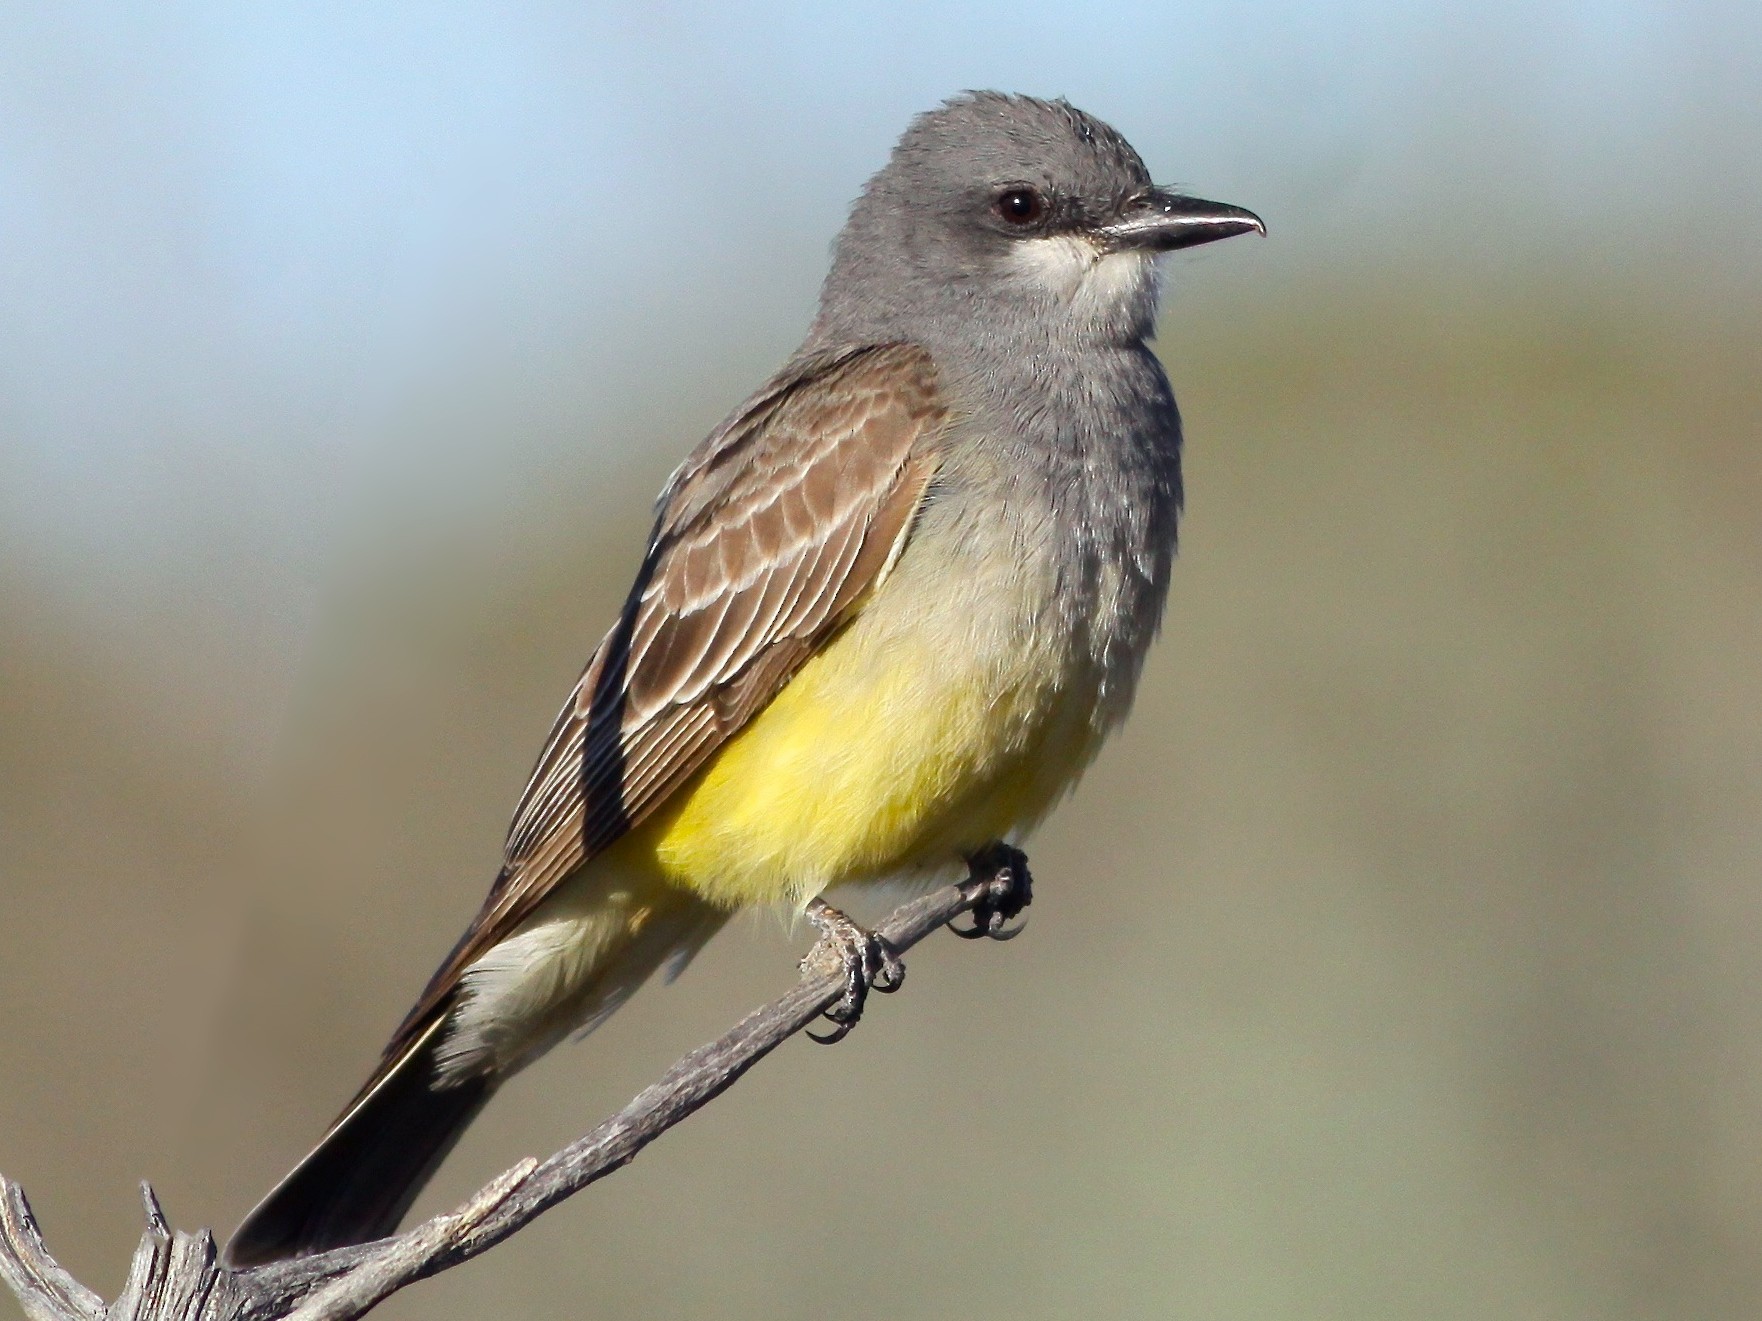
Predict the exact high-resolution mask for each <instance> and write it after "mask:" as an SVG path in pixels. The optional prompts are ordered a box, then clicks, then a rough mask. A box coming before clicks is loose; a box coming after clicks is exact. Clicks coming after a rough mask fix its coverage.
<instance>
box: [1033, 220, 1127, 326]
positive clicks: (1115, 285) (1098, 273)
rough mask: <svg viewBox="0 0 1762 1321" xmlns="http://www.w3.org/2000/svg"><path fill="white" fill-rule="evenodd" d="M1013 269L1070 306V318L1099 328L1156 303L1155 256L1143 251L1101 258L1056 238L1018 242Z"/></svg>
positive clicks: (1069, 238)
mask: <svg viewBox="0 0 1762 1321" xmlns="http://www.w3.org/2000/svg"><path fill="white" fill-rule="evenodd" d="M1012 264H1013V265H1014V267H1015V270H1016V271H1017V273H1018V274H1019V275H1020V276H1022V277H1024V278H1026V279H1028V280H1030V281H1032V282H1033V283H1035V284H1037V285H1039V286H1040V287H1041V288H1042V289H1044V290H1046V292H1048V293H1049V294H1051V295H1052V296H1053V298H1055V299H1056V300H1057V301H1059V302H1061V303H1065V304H1068V305H1069V307H1070V309H1071V314H1072V316H1073V317H1075V318H1076V319H1078V320H1079V321H1083V322H1087V323H1089V324H1090V325H1093V326H1097V327H1099V326H1103V325H1107V324H1110V323H1117V322H1118V321H1119V320H1121V319H1122V318H1129V317H1133V316H1135V315H1137V313H1138V311H1139V309H1140V308H1141V307H1142V305H1143V303H1144V301H1145V300H1154V299H1155V297H1156V279H1157V268H1156V255H1155V254H1154V253H1151V252H1146V251H1143V250H1141V249H1140V250H1127V251H1125V252H1103V251H1102V250H1101V249H1100V248H1098V247H1096V246H1095V245H1094V244H1093V243H1091V242H1089V240H1088V239H1084V238H1078V237H1077V236H1075V235H1072V234H1056V235H1053V236H1051V237H1048V238H1036V239H1023V240H1020V241H1018V242H1017V243H1016V244H1015V245H1014V248H1013V252H1012Z"/></svg>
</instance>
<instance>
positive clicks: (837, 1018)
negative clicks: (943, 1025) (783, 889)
mask: <svg viewBox="0 0 1762 1321" xmlns="http://www.w3.org/2000/svg"><path fill="white" fill-rule="evenodd" d="M807 917H808V921H810V922H812V923H813V924H814V925H815V926H816V927H818V928H819V929H820V940H819V943H818V944H816V945H815V946H814V948H813V949H812V950H810V951H808V956H807V958H805V959H803V960H802V966H803V968H806V967H807V966H808V965H809V964H810V963H811V962H813V961H815V959H816V956H821V957H823V956H822V955H821V951H822V950H824V951H826V953H827V954H829V955H830V956H831V957H834V958H836V959H837V960H838V961H839V963H840V964H841V965H842V966H843V968H844V994H843V995H842V996H840V997H839V998H838V1001H837V1003H835V1004H833V1005H832V1006H831V1007H830V1008H829V1009H827V1010H826V1013H825V1017H826V1021H827V1022H829V1023H831V1024H832V1030H831V1031H830V1032H827V1033H825V1034H824V1035H822V1034H821V1033H818V1032H809V1033H808V1036H809V1037H810V1038H812V1039H813V1040H814V1041H817V1042H819V1043H820V1044H821V1045H822V1046H830V1045H832V1044H833V1043H834V1042H838V1041H843V1040H844V1038H845V1037H846V1036H848V1035H849V1033H850V1030H851V1029H852V1028H853V1027H855V1026H856V1025H857V1020H859V1019H860V1018H862V1016H863V1004H864V1002H865V1001H866V1000H867V999H868V997H869V992H870V991H879V992H880V993H881V994H882V995H892V994H893V993H894V992H895V991H897V990H898V989H899V988H900V987H901V986H903V985H904V984H905V963H904V961H903V960H901V959H900V957H899V955H897V954H895V953H894V952H893V949H892V947H891V946H889V945H888V943H887V942H886V941H884V940H882V939H881V937H879V936H877V935H876V934H875V933H874V932H873V931H869V930H867V929H866V928H864V927H860V926H858V925H857V924H856V923H855V922H853V921H851V919H850V918H848V917H846V916H845V915H844V914H843V913H841V912H839V911H838V910H837V909H836V908H834V907H832V905H831V904H829V903H827V902H826V901H825V900H824V899H815V900H814V901H813V902H811V903H810V904H809V905H808V907H807Z"/></svg>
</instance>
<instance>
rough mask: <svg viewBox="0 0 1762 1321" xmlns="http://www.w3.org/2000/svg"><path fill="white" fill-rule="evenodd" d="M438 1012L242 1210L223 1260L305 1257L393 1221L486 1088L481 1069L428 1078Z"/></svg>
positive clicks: (241, 1262) (371, 1235)
mask: <svg viewBox="0 0 1762 1321" xmlns="http://www.w3.org/2000/svg"><path fill="white" fill-rule="evenodd" d="M445 1018H446V1014H445V1012H444V1009H443V1012H442V1013H440V1014H438V1015H436V1017H435V1019H434V1021H433V1023H432V1024H431V1025H430V1026H429V1028H428V1030H427V1031H426V1032H423V1033H422V1034H421V1035H420V1036H418V1037H417V1038H416V1039H415V1040H414V1041H412V1042H411V1043H410V1044H409V1045H408V1046H407V1047H405V1049H404V1051H403V1053H402V1054H401V1055H400V1056H399V1057H398V1058H397V1059H396V1060H395V1061H392V1062H391V1063H389V1064H388V1065H387V1066H385V1067H384V1068H382V1069H381V1071H380V1072H379V1074H378V1075H376V1077H375V1079H374V1081H373V1082H371V1083H369V1084H368V1086H367V1088H366V1089H365V1090H364V1091H363V1092H362V1093H361V1095H360V1096H358V1097H356V1098H355V1100H354V1102H353V1103H352V1104H351V1105H350V1106H349V1108H348V1109H346V1110H344V1111H343V1113H342V1115H341V1116H340V1117H339V1118H338V1119H337V1121H336V1123H334V1124H332V1125H331V1128H330V1132H328V1133H326V1134H325V1135H324V1140H323V1141H321V1142H320V1143H319V1144H318V1145H317V1146H316V1147H315V1148H313V1150H312V1152H311V1154H310V1155H308V1156H307V1157H306V1159H305V1160H303V1161H301V1162H300V1163H299V1164H298V1165H297V1166H295V1167H294V1170H293V1173H291V1174H289V1175H288V1176H287V1178H285V1179H283V1180H282V1181H281V1182H280V1183H279V1184H277V1185H276V1186H275V1188H274V1189H273V1190H272V1191H271V1192H270V1194H269V1196H267V1197H265V1198H264V1199H263V1200H262V1201H261V1202H259V1203H258V1204H257V1207H256V1209H255V1210H253V1211H252V1212H251V1213H250V1214H249V1215H248V1216H246V1217H245V1220H244V1223H243V1224H241V1225H240V1226H239V1227H238V1229H237V1230H236V1231H235V1232H234V1233H233V1236H232V1241H231V1242H230V1243H228V1244H227V1245H226V1257H227V1260H228V1261H229V1262H230V1263H231V1264H232V1265H234V1266H256V1265H261V1264H262V1263H264V1262H269V1261H280V1260H282V1259H283V1258H287V1257H304V1256H310V1255H311V1254H313V1253H316V1252H325V1251H327V1250H329V1249H331V1248H340V1247H345V1246H347V1245H349V1244H351V1243H367V1242H371V1241H372V1240H373V1239H376V1238H384V1237H385V1236H386V1235H387V1234H390V1233H392V1232H393V1231H394V1230H395V1229H397V1227H398V1222H399V1221H400V1220H402V1219H403V1218H404V1213H405V1212H407V1211H408V1210H409V1209H410V1203H412V1202H414V1201H415V1200H416V1195H417V1194H418V1193H419V1192H421V1191H422V1186H423V1185H424V1184H425V1183H427V1182H428V1180H429V1177H430V1176H431V1175H432V1174H433V1173H434V1171H435V1169H436V1168H437V1167H438V1166H439V1165H440V1163H441V1161H442V1160H443V1159H445V1157H446V1154H447V1153H448V1152H449V1151H451V1150H452V1149H453V1144H454V1143H456V1142H457V1141H458V1140H459V1136H460V1134H462V1133H463V1132H464V1131H465V1127H466V1125H468V1124H469V1123H470V1122H471V1121H472V1120H473V1119H474V1118H476V1116H477V1112H478V1111H479V1110H481V1109H483V1106H484V1103H485V1102H487V1101H488V1100H489V1098H490V1093H492V1092H493V1091H494V1090H495V1080H494V1079H492V1078H490V1077H488V1076H482V1077H477V1078H468V1079H466V1080H465V1081H463V1082H461V1083H458V1084H457V1085H454V1086H450V1087H447V1088H445V1089H437V1088H436V1087H435V1085H434V1078H435V1069H434V1046H435V1043H436V1042H437V1041H438V1040H439V1037H440V1028H441V1025H442V1023H443V1022H444V1021H445Z"/></svg>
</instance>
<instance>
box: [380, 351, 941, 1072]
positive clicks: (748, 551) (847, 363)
mask: <svg viewBox="0 0 1762 1321" xmlns="http://www.w3.org/2000/svg"><path fill="white" fill-rule="evenodd" d="M947 416H948V414H947V408H946V406H945V405H944V403H943V401H942V399H941V397H940V395H939V393H938V390H937V386H936V376H935V369H934V367H933V365H932V363H931V361H930V358H929V355H928V354H927V353H925V352H924V351H923V350H922V349H920V348H917V347H916V346H913V345H907V344H888V345H880V346H873V347H867V348H860V349H854V350H849V351H845V352H841V353H836V354H827V355H823V356H821V357H818V358H814V359H810V360H807V361H804V362H802V363H799V364H797V365H796V366H795V367H794V368H792V369H790V370H788V371H786V372H785V373H784V374H782V375H781V376H779V377H778V378H777V379H776V380H774V381H773V382H772V383H771V384H770V385H768V386H766V387H765V388H764V389H763V390H761V391H760V392H759V393H758V394H756V395H755V396H754V397H753V398H752V399H751V400H749V401H748V402H747V404H746V405H744V406H743V407H742V408H741V409H740V410H739V411H738V412H736V413H735V414H734V415H733V416H732V417H731V418H730V419H729V421H728V422H726V423H724V424H723V425H722V426H721V427H720V428H718V429H717V430H716V431H715V432H714V433H712V434H711V436H710V437H709V438H708V439H707V440H706V441H705V442H704V443H703V444H702V445H701V446H699V447H698V449H697V450H696V451H694V452H693V453H692V455H691V456H690V457H689V458H688V459H687V460H686V461H685V462H684V463H683V464H681V465H680V467H679V469H678V471H677V472H675V473H674V475H673V477H672V479H671V480H670V481H669V483H668V485H667V488H666V490H665V491H664V492H663V493H662V496H661V500H660V504H659V511H658V514H657V518H656V522H655V529H654V532H653V533H652V534H651V536H650V540H649V547H648V553H647V555H646V556H645V557H644V562H643V568H642V571H641V573H640V574H639V576H638V579H637V582H636V585H635V586H634V587H633V588H632V590H631V593H630V596H629V598H628V600H627V601H626V603H625V607H624V609H623V611H622V612H621V614H620V616H619V619H618V622H617V624H616V625H615V626H614V627H613V629H612V630H611V632H609V633H608V634H607V635H606V637H605V638H604V640H602V641H601V643H600V645H599V647H598V648H597V649H596V650H595V652H594V655H593V657H592V659H591V660H590V661H589V663H588V665H587V668H586V669H585V670H584V671H583V673H582V675H581V678H580V680H579V681H578V682H577V683H576V685H575V689H574V691H573V692H572V693H571V695H570V698H569V701H568V702H567V703H565V705H564V707H563V710H562V712H561V713H560V714H559V715H558V717H557V721H556V723H555V724H554V725H553V726H552V728H551V731H550V734H549V736H548V737H547V738H546V740H545V744H544V750H543V752H542V753H541V755H540V757H539V760H538V764H537V765H536V766H535V767H534V768H533V772H532V775H531V778H530V779H529V780H528V781H527V785H526V789H525V791H524V793H523V794H522V795H521V800H520V806H519V807H518V808H517V809H516V811H515V813H514V819H513V822H512V824H511V825H510V827H509V830H508V839H507V846H506V852H505V857H504V862H503V866H502V870H501V873H500V875H499V876H498V877H497V880H496V883H495V885H494V886H493V887H492V888H491V890H490V893H489V895H488V896H487V897H486V899H485V900H484V904H483V907H482V909H481V910H480V911H479V912H478V915H477V917H476V919H475V920H474V921H473V922H472V924H471V927H470V928H469V929H468V930H467V931H466V933H465V935H464V936H463V937H462V938H461V939H460V941H459V944H458V945H457V946H456V947H455V948H454V950H453V952H452V954H451V955H450V956H449V958H448V959H447V961H446V962H445V963H444V964H442V966H441V967H440V969H439V970H438V971H437V972H436V973H435V975H434V978H433V979H432V980H431V981H430V983H429V986H428V989H427V990H426V991H425V992H424V994H423V996H422V998H421V1000H420V1001H419V1002H418V1003H417V1005H416V1007H415V1008H414V1009H413V1010H412V1011H411V1013H410V1016H409V1017H408V1018H407V1019H406V1020H405V1023H404V1026H403V1027H402V1028H401V1029H400V1031H399V1032H398V1034H397V1036H396V1037H394V1039H393V1042H392V1045H391V1047H389V1048H388V1058H391V1056H392V1055H393V1054H395V1053H396V1051H397V1050H398V1049H399V1048H400V1044H401V1043H402V1042H404V1041H405V1040H406V1039H408V1038H410V1037H412V1036H413V1035H414V1034H415V1033H417V1032H420V1031H421V1030H423V1028H424V1027H425V1026H426V1025H427V1024H428V1023H429V1022H431V1021H432V1019H433V1017H434V1015H435V1014H436V1013H437V1012H442V1011H443V1010H444V1006H445V1005H446V1003H447V1002H448V1000H449V997H450V996H451V993H452V990H453V988H454V986H455V985H456V984H457V982H458V979H459V976H460V974H461V973H462V972H463V971H464V969H465V968H467V967H468V966H470V964H471V963H472V962H473V961H475V960H476V959H477V958H478V957H480V956H481V955H482V954H483V953H484V952H485V951H486V950H488V949H489V948H490V947H491V946H493V945H495V944H496V943H498V942H499V941H501V940H502V939H504V938H505V937H506V936H507V935H508V934H509V933H510V932H511V931H512V930H513V929H514V927H515V926H516V925H517V924H518V923H519V922H520V921H522V920H523V919H524V918H525V917H526V916H527V915H528V914H529V913H531V912H532V910H533V909H534V908H536V907H537V906H538V904H539V903H541V902H542V901H543V899H544V898H545V896H546V895H548V894H549V893H550V892H551V891H552V890H553V889H554V888H555V887H556V886H557V885H558V884H559V883H560V882H561V881H562V880H564V879H565V878H566V877H567V876H569V875H570V874H571V873H572V872H574V871H575V870H576V869H578V868H579V867H581V866H582V865H583V864H584V863H586V862H587V861H588V860H589V859H591V858H592V857H593V856H594V855H595V854H597V853H599V852H600V851H602V850H603V849H605V848H606V847H608V846H609V845H610V844H612V843H613V842H615V841H616V840H617V839H618V838H619V836H621V835H622V834H624V833H625V832H626V831H628V830H629V829H631V828H632V827H633V826H634V825H636V824H638V823H640V822H641V821H642V820H643V819H644V818H645V817H647V816H648V815H649V814H650V813H651V812H652V811H653V810H654V809H655V808H656V807H657V806H659V804H660V803H661V802H663V801H665V799H666V797H667V796H668V795H669V794H671V793H672V792H673V791H674V790H675V789H677V788H678V787H679V785H681V784H682V783H683V782H684V781H685V780H687V779H688V778H689V777H690V776H691V775H692V774H693V773H694V772H695V771H697V770H698V769H699V768H700V767H701V766H702V765H703V763H704V761H705V760H706V759H707V758H708V757H709V756H710V755H711V754H712V753H713V752H714V751H715V750H716V749H717V748H718V747H720V746H721V745H722V743H723V742H725V741H726V740H727V739H728V738H729V736H730V735H732V734H733V733H735V732H736V731H738V730H739V729H740V728H741V726H742V725H744V724H745V723H746V722H747V721H748V720H750V719H751V718H752V716H753V715H754V714H755V713H756V712H757V711H758V710H759V709H761V708H762V707H763V706H764V705H765V703H767V702H769V701H770V699H771V698H772V697H773V696H775V695H776V693H777V691H778V689H779V688H781V687H782V686H783V684H785V683H787V682H788V680H789V678H790V676H791V675H792V674H794V673H795V671H796V670H797V669H798V668H799V667H800V666H801V664H802V663H803V662H804V661H805V660H807V659H808V657H809V656H811V655H812V654H813V653H814V651H815V650H816V649H817V648H818V647H820V646H821V645H823V644H824V642H825V641H826V639H827V638H828V637H830V636H831V634H832V633H833V632H835V631H836V630H837V628H838V627H839V626H840V625H841V624H842V623H843V622H844V621H845V620H846V619H848V617H849V615H850V613H851V612H852V611H853V610H854V609H856V608H858V607H859V606H860V603H861V600H862V598H863V597H864V596H865V594H866V593H868V592H870V591H872V590H874V588H875V586H876V585H877V584H878V583H879V581H880V579H881V578H882V577H883V576H884V575H885V573H886V571H887V568H888V567H889V566H890V565H891V564H892V562H893V558H894V556H895V555H896V554H897V553H898V550H899V547H900V546H901V545H902V544H903V542H904V540H905V538H906V536H907V535H908V534H909V531H910V528H911V524H912V520H913V518H914V516H915V514H916V511H917V509H918V507H919V505H920V503H921V501H922V499H923V497H924V493H925V491H926V489H927V488H928V486H929V483H930V479H931V477H932V474H933V460H932V458H931V457H930V456H929V454H928V446H927V445H926V441H927V440H928V439H929V438H931V437H932V436H933V435H934V434H935V433H936V432H937V431H938V430H940V429H941V428H942V427H943V426H944V425H945V423H946V421H947Z"/></svg>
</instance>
